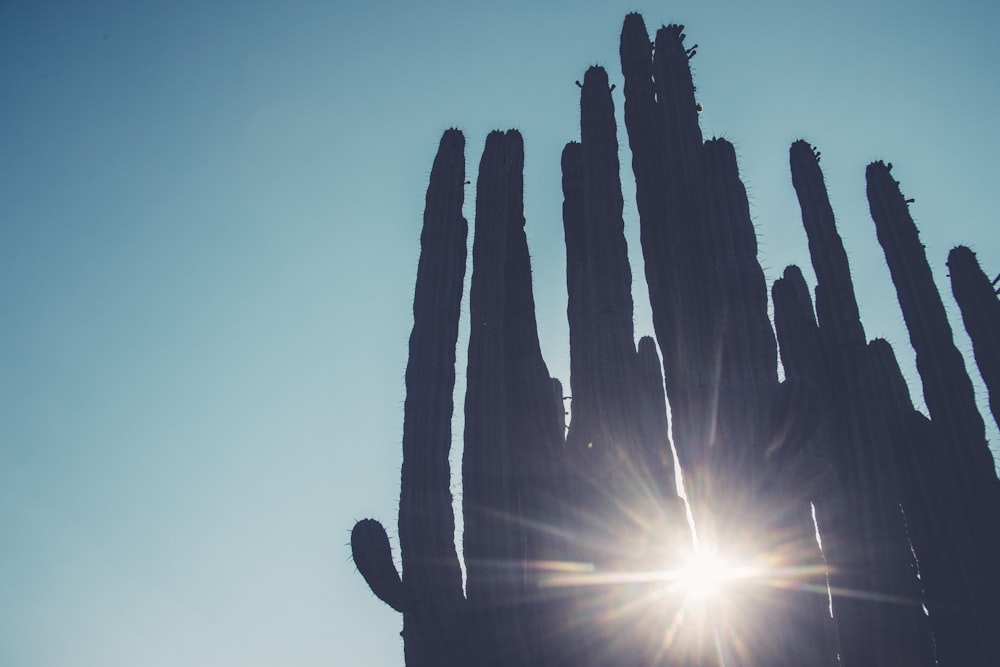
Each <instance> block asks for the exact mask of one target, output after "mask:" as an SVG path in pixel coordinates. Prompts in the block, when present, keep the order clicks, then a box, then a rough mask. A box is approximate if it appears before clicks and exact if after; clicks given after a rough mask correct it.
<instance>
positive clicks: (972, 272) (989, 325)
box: [948, 246, 1000, 426]
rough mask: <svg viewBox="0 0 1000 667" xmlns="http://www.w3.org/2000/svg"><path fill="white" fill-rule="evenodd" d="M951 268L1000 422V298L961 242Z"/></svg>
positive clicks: (954, 251)
mask: <svg viewBox="0 0 1000 667" xmlns="http://www.w3.org/2000/svg"><path fill="white" fill-rule="evenodd" d="M948 271H949V275H950V276H951V291H952V294H954V295H955V301H957V302H958V307H959V308H960V309H961V310H962V321H963V322H964V323H965V330H966V331H967V332H968V334H969V338H971V339H972V350H973V353H974V354H975V356H976V365H977V366H979V372H980V374H981V375H982V377H983V381H984V382H985V383H986V389H987V391H988V392H989V396H990V411H992V412H993V419H994V421H996V423H997V426H1000V298H997V294H996V292H994V291H993V285H992V284H990V279H989V278H988V277H987V276H986V274H985V273H983V270H982V269H981V268H980V267H979V261H978V260H977V259H976V253H974V252H972V250H970V249H969V248H966V247H965V246H958V247H956V248H953V249H952V251H951V252H950V253H948Z"/></svg>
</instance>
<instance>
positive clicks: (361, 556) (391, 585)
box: [351, 519, 411, 612]
mask: <svg viewBox="0 0 1000 667" xmlns="http://www.w3.org/2000/svg"><path fill="white" fill-rule="evenodd" d="M351 556H352V557H353V558H354V564H355V565H356V566H357V568H358V571H359V572H361V576H362V577H364V579H365V581H366V582H367V583H368V587H369V588H371V589H372V593H374V594H375V595H376V596H377V597H378V599H380V600H382V602H385V603H386V604H387V605H389V606H390V607H392V608H393V609H395V610H396V611H398V612H405V611H407V610H408V609H410V608H411V605H410V602H409V600H407V596H406V592H405V590H404V588H403V581H402V579H400V577H399V572H397V571H396V565H395V564H394V563H393V562H392V548H391V547H390V546H389V536H388V535H386V533H385V528H383V527H382V524H381V523H379V522H378V521H376V520H375V519H362V520H361V521H358V522H357V523H356V524H354V529H353V530H351Z"/></svg>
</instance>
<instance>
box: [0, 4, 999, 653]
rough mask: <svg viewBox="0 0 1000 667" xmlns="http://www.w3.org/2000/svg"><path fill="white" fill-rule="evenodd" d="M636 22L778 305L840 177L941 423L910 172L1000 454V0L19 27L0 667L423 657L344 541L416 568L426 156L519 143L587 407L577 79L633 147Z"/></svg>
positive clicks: (8, 164) (0, 49) (907, 352)
mask: <svg viewBox="0 0 1000 667" xmlns="http://www.w3.org/2000/svg"><path fill="white" fill-rule="evenodd" d="M539 5H541V6H539ZM633 10H638V11H640V12H642V13H643V15H644V17H645V19H646V24H647V27H649V28H650V29H654V30H655V28H656V27H658V26H659V25H660V24H662V23H671V22H675V23H683V24H685V25H686V26H687V28H686V32H687V34H688V42H689V43H691V44H693V43H698V44H699V45H700V46H699V49H698V54H697V56H696V57H695V58H694V59H693V60H692V65H693V68H694V75H695V83H696V85H697V87H698V98H699V101H700V102H701V103H702V104H703V105H704V112H703V113H702V129H703V133H704V135H705V137H706V138H708V137H711V136H722V137H725V138H727V139H729V140H730V141H732V142H733V143H734V144H735V146H736V150H737V155H738V158H739V163H740V169H741V173H742V176H743V180H744V182H745V183H746V185H747V189H748V192H749V195H750V202H751V208H752V213H753V216H754V220H755V223H756V225H757V229H758V236H759V242H760V259H761V263H762V265H763V266H764V269H765V272H766V275H767V277H768V280H769V282H770V281H772V280H774V279H775V278H776V277H778V276H779V275H780V273H781V271H782V269H783V268H784V267H785V266H786V265H787V264H790V263H798V264H799V265H800V266H801V267H802V268H803V270H804V271H805V274H806V276H807V279H808V280H809V282H810V284H811V285H814V284H815V283H814V280H813V278H812V272H811V269H810V267H809V265H808V252H807V247H806V241H805V234H804V232H803V230H802V226H801V219H800V216H799V211H798V206H797V202H796V199H795V194H794V190H793V189H792V186H791V176H790V173H789V170H788V148H789V146H790V144H791V142H792V141H794V140H795V139H799V138H804V139H806V140H808V141H810V142H811V143H812V144H814V145H815V146H816V147H817V148H818V149H819V150H821V151H822V153H823V159H822V163H821V166H822V167H823V169H824V171H825V174H826V181H827V186H828V189H829V193H830V197H831V200H832V202H833V206H834V210H835V212H836V214H837V216H838V224H839V229H840V232H841V235H842V236H843V237H844V240H845V245H846V247H847V250H848V254H849V257H850V261H851V263H852V268H853V272H854V278H855V285H856V286H857V289H858V297H859V301H860V306H861V311H862V318H863V321H864V322H865V325H866V330H867V333H868V335H869V337H875V336H879V337H884V338H887V339H888V340H889V341H890V342H892V343H893V345H894V347H895V349H896V352H897V355H898V357H899V358H900V361H901V363H902V364H903V366H904V370H905V372H906V373H907V376H908V378H909V380H910V386H911V391H913V393H914V395H915V398H917V399H918V400H919V395H920V394H919V392H920V389H919V381H918V379H917V376H916V374H915V371H914V370H913V353H912V350H911V349H910V347H909V345H908V341H907V335H906V333H905V330H903V328H902V315H901V314H900V311H899V308H898V305H897V304H896V300H895V294H894V292H893V288H892V284H891V281H890V279H889V274H888V270H887V269H886V268H885V266H884V259H883V255H882V252H881V249H880V248H879V246H878V244H877V242H876V240H875V233H874V225H873V223H872V222H871V218H870V216H869V213H868V208H867V202H866V200H865V192H864V169H865V166H866V165H867V164H868V163H869V162H870V161H872V160H875V159H885V160H887V161H892V162H893V163H894V165H895V168H894V170H893V175H894V176H895V177H896V178H897V179H899V180H900V181H901V183H902V188H903V191H904V192H905V193H906V194H907V196H910V197H914V198H915V200H916V201H915V203H914V204H913V205H911V212H912V213H913V215H914V218H915V220H916V222H917V224H918V226H919V227H920V229H921V238H922V241H923V243H924V244H925V245H926V247H927V253H928V257H929V259H930V261H931V263H932V268H933V270H934V273H935V277H936V278H937V281H938V285H939V288H940V289H941V290H942V294H943V297H944V300H945V303H946V304H947V306H948V308H949V309H950V311H949V312H950V313H951V315H952V326H953V328H954V329H955V333H956V342H957V344H958V346H959V348H960V349H961V350H962V351H963V352H965V353H966V356H967V359H969V360H970V361H969V370H970V373H971V375H972V376H973V378H974V380H975V381H976V382H977V387H978V398H979V400H980V404H981V406H983V414H984V417H985V418H986V419H987V422H988V423H990V424H991V428H990V431H989V434H988V435H989V437H990V439H991V442H992V443H993V445H994V447H996V443H998V442H1000V436H998V434H997V430H996V427H995V425H992V421H991V419H990V417H989V413H988V411H987V410H986V409H985V406H986V397H985V392H984V390H983V388H982V385H981V384H980V383H979V377H978V373H977V371H976V369H975V367H974V366H973V365H972V364H971V355H970V354H969V351H970V349H971V345H970V343H969V341H968V339H967V338H966V336H965V333H964V330H963V329H962V327H961V324H960V320H959V319H958V316H957V310H956V309H955V307H954V305H953V300H952V298H951V295H950V288H949V286H948V283H947V277H946V267H945V259H946V256H947V252H948V250H949V249H950V248H951V247H952V246H954V245H956V244H959V243H961V244H966V245H969V246H971V247H972V248H973V249H974V250H976V251H977V252H978V254H979V259H980V262H981V264H982V265H983V267H984V269H985V270H986V271H987V273H989V274H990V275H991V276H992V275H995V274H996V273H997V272H1000V224H998V220H997V217H998V215H1000V214H998V213H997V207H996V204H995V202H993V201H992V195H993V194H995V193H996V183H997V180H998V177H1000V167H998V166H997V162H996V161H995V159H994V158H993V156H994V155H996V154H998V153H1000V124H998V123H997V118H1000V85H998V83H1000V82H998V78H997V74H996V68H995V66H996V64H997V63H998V62H1000V42H998V41H997V40H996V38H995V32H994V28H995V26H996V25H997V24H998V23H1000V6H998V5H997V4H996V3H992V2H986V1H982V2H971V1H965V2H963V1H956V2H951V3H948V4H947V8H945V4H944V3H936V2H919V1H914V0H909V1H906V2H902V1H899V2H888V1H887V2H871V1H870V0H869V1H864V2H862V1H855V0H842V1H840V2H837V3H832V2H824V3H815V2H803V1H801V0H800V1H791V0H789V1H780V0H760V1H758V2H753V3H746V2H721V1H719V2H712V1H704V0H701V1H676V2H670V3H664V2H636V1H634V0H633V1H631V2H627V3H626V2H618V1H617V0H605V1H603V2H597V1H585V0H574V1H573V2H565V1H554V2H547V3H535V2H522V1H521V0H507V1H506V2H503V3H483V2H475V1H462V2H458V1H455V2H436V3H418V2H350V3H348V2H341V1H337V0H328V1H327V2H306V1H300V0H286V1H283V2H223V1H219V2H193V1H190V0H172V1H171V2H163V1H161V2H155V1H139V2H136V1H130V2H124V1H123V2H110V1H100V0H95V1H94V2H88V3H78V2H56V1H49V0H35V1H31V2H29V1H26V0H0V91H3V92H2V94H0V536H2V537H0V664H2V665H5V666H9V667H62V666H65V665H73V667H134V666H135V665H142V666H143V667H160V666H162V667H168V666H169V667H175V666H176V665H186V666H189V667H202V666H204V667H208V666H212V667H226V666H229V665H233V666H236V665H240V666H241V667H258V666H259V667H263V666H270V665H278V664H280V665H294V666H296V667H318V666H320V665H354V666H360V667H366V666H369V665H370V666H373V667H378V666H391V665H402V662H403V660H402V643H401V640H400V638H399V636H398V632H399V630H400V628H401V618H400V617H399V615H398V614H397V613H396V612H394V611H392V610H391V609H389V608H388V607H387V606H385V605H384V604H382V603H381V602H380V601H378V600H377V599H376V598H375V597H374V596H373V595H372V594H371V593H370V592H369V591H368V589H367V586H366V585H365V583H364V581H363V580H362V579H361V577H360V575H359V574H358V573H357V572H356V571H355V569H354V566H353V564H352V563H351V562H350V559H349V548H348V540H349V532H350V528H351V526H352V525H353V523H354V521H355V520H357V519H360V518H363V517H369V516H370V517H376V518H379V519H381V520H382V522H383V523H384V524H386V525H387V526H388V528H389V530H390V535H391V536H392V537H393V544H394V545H395V544H396V542H395V515H396V506H397V499H398V493H399V469H400V463H401V451H400V436H401V433H402V418H403V373H404V369H405V364H406V345H407V338H408V336H409V329H410V326H411V323H412V316H411V307H412V289H413V282H414V278H415V276H416V266H417V258H418V252H419V233H420V222H421V216H422V210H423V197H424V192H425V189H426V187H427V177H428V175H429V173H430V167H431V163H432V160H433V158H434V152H435V150H436V148H437V144H438V140H439V139H440V136H441V133H442V132H443V131H444V130H445V129H447V128H449V127H453V126H454V127H458V128H460V129H462V130H463V131H464V132H465V135H466V141H467V149H466V150H467V153H466V161H467V170H468V171H467V173H468V178H470V180H472V182H473V183H475V167H476V165H477V164H478V161H479V154H480V152H481V150H482V146H483V142H484V140H485V137H486V134H487V133H488V132H489V131H490V130H492V129H507V128H512V127H513V128H518V129H520V130H521V132H522V133H523V136H524V141H525V153H526V156H525V213H526V217H527V221H528V223H527V225H528V227H527V233H528V239H529V244H530V246H531V249H532V257H533V262H534V264H533V270H534V289H535V299H536V303H537V308H538V322H539V328H540V335H541V343H542V349H543V353H544V354H545V357H546V360H547V362H548V365H549V370H550V373H551V374H553V375H554V376H556V377H559V378H561V379H562V380H563V381H564V383H566V382H568V378H569V374H568V352H569V343H568V332H567V327H566V315H565V313H566V294H565V273H564V271H565V262H564V248H563V241H562V222H561V206H562V193H561V189H560V179H561V176H560V173H559V155H560V151H561V150H562V147H563V145H564V144H565V143H566V142H567V141H570V140H573V139H577V138H578V137H579V116H578V111H579V98H578V96H579V89H578V88H577V87H576V85H574V81H575V80H577V79H581V80H582V77H583V73H584V71H585V70H586V69H587V67H588V66H590V65H593V64H599V65H604V66H605V67H606V68H607V69H608V71H609V74H610V77H611V81H612V83H617V84H618V87H617V89H616V91H615V93H614V101H615V105H616V107H617V109H618V112H619V126H620V130H622V132H623V131H624V127H623V125H622V120H621V107H622V97H621V91H622V85H621V70H620V67H619V65H618V55H617V54H618V36H619V31H620V29H621V23H622V19H623V18H624V16H625V14H626V13H627V12H629V11H633ZM620 143H621V148H620V155H621V160H622V163H623V165H626V166H627V165H628V164H629V163H630V157H629V155H628V150H627V142H626V141H625V139H624V136H623V135H622V137H621V138H620ZM623 185H624V196H625V202H626V232H627V235H628V240H629V244H630V252H631V255H632V257H633V261H632V269H633V274H634V276H635V279H636V284H635V289H634V292H635V301H636V334H637V336H639V335H645V334H651V333H652V327H651V325H650V323H649V312H648V311H649V309H648V305H647V299H646V295H645V289H644V286H643V285H642V282H641V276H642V270H641V266H642V265H641V262H640V253H639V248H638V223H637V220H636V216H635V211H634V201H635V192H634V182H633V181H632V180H631V177H630V176H629V175H628V174H627V173H625V174H623ZM473 204H474V190H473V188H472V187H470V188H468V191H467V202H466V211H467V217H468V218H469V219H470V222H471V220H472V217H473V216H472V213H473V211H472V209H473ZM463 327H464V324H463ZM463 331H464V328H463ZM465 340H466V337H465V335H464V334H463V336H462V339H461V340H460V343H459V344H460V350H459V362H458V372H459V379H460V386H459V391H461V390H462V388H461V378H462V377H463V376H464V367H465V352H464V348H463V347H461V346H462V345H464V342H465ZM460 404H461V397H459V405H460ZM456 424H457V425H458V424H460V420H459V419H457V420H456ZM456 433H459V434H460V433H461V430H460V427H456ZM459 448H460V438H459V440H458V441H456V456H457V455H458V451H459ZM454 486H455V489H456V491H457V489H458V480H455V484H454Z"/></svg>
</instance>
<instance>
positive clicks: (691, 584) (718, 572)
mask: <svg viewBox="0 0 1000 667" xmlns="http://www.w3.org/2000/svg"><path fill="white" fill-rule="evenodd" d="M739 575H740V572H739V569H738V568H736V567H734V566H733V565H731V564H729V563H728V562H727V561H725V560H724V559H722V558H720V557H719V556H718V555H717V554H714V553H711V552H706V551H702V552H700V553H696V554H693V555H692V556H691V558H690V559H689V560H688V562H687V564H686V565H685V566H684V567H682V568H681V569H680V570H679V571H678V572H677V583H678V584H679V585H680V586H681V588H683V589H684V591H685V592H686V594H687V595H688V596H689V597H691V598H694V599H698V600H707V599H709V598H713V597H716V596H718V595H720V594H721V593H722V592H723V591H724V589H725V587H726V584H727V583H729V582H731V581H732V580H733V579H736V578H737V577H739Z"/></svg>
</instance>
